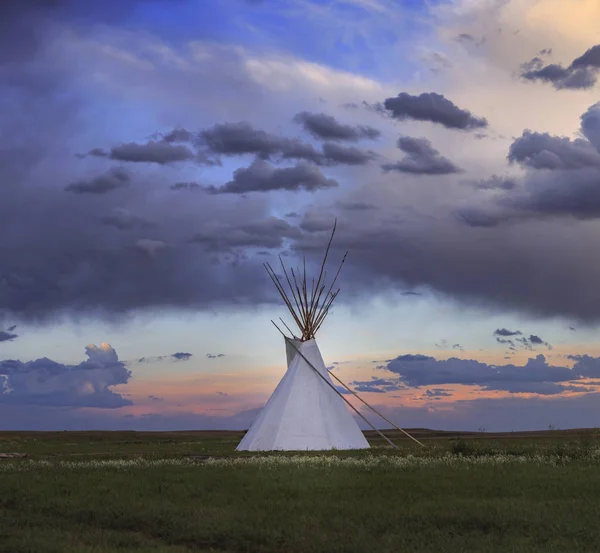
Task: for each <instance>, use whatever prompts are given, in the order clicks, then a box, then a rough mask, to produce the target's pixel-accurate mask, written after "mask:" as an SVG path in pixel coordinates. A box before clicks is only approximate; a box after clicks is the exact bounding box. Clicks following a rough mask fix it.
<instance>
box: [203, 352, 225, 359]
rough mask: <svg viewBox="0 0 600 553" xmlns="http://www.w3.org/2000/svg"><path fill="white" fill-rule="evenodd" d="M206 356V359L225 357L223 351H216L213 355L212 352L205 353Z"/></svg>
mask: <svg viewBox="0 0 600 553" xmlns="http://www.w3.org/2000/svg"><path fill="white" fill-rule="evenodd" d="M206 357H207V358H208V359H220V358H221V357H225V354H224V353H217V354H216V355H214V354H213V353H207V354H206Z"/></svg>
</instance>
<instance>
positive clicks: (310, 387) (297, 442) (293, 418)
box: [237, 226, 369, 451]
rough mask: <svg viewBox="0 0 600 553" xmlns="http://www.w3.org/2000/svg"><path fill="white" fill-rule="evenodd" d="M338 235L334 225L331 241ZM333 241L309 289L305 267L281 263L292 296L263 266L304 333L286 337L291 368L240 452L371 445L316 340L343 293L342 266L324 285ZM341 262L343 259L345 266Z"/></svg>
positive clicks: (248, 433) (350, 447)
mask: <svg viewBox="0 0 600 553" xmlns="http://www.w3.org/2000/svg"><path fill="white" fill-rule="evenodd" d="M334 233H335V226H334V229H333V233H332V235H331V239H333V234H334ZM331 239H330V240H329V244H328V246H327V250H326V252H325V258H324V260H323V263H322V265H321V272H320V274H319V277H318V280H317V281H316V282H315V281H314V280H313V282H312V286H311V287H310V290H309V287H308V285H307V279H306V269H305V270H304V273H303V276H302V277H300V275H299V274H297V273H296V272H294V271H293V270H291V271H290V272H289V274H288V271H287V270H286V268H285V266H284V265H283V262H282V263H281V266H282V269H283V272H284V275H285V280H286V282H287V284H288V285H289V289H290V292H291V293H290V294H289V295H288V293H287V292H286V291H285V289H284V287H283V284H282V282H281V280H280V279H279V277H278V276H277V275H276V274H275V272H274V271H273V269H272V268H271V266H270V265H268V264H266V265H265V267H266V268H267V271H268V272H269V276H270V277H271V279H272V280H273V283H274V284H275V286H276V288H277V290H278V291H279V293H280V294H281V296H282V298H283V300H284V302H285V303H286V305H287V307H288V309H289V310H290V313H291V315H292V317H293V318H294V321H295V322H296V324H297V325H298V328H299V329H300V330H301V332H302V334H301V338H299V339H298V338H295V337H294V338H288V337H285V343H286V357H287V364H288V369H287V371H286V373H285V375H284V376H283V378H282V379H281V381H280V382H279V384H278V386H277V388H276V389H275V391H274V392H273V394H272V395H271V397H270V398H269V401H268V402H267V404H266V405H265V407H264V408H263V409H262V411H261V412H260V414H259V415H258V417H257V419H256V420H255V421H254V423H253V424H252V426H251V427H250V429H249V430H248V432H247V433H246V435H245V436H244V438H243V439H242V441H241V442H240V444H239V445H238V447H237V450H238V451H270V450H286V451H298V450H326V449H365V448H368V447H369V443H368V442H367V440H366V438H365V437H364V435H363V433H362V431H361V430H360V428H359V427H358V424H357V423H356V421H355V420H354V418H353V416H352V414H351V413H350V411H349V410H348V408H347V407H346V404H345V401H344V399H342V395H341V394H340V392H339V391H338V390H337V389H336V387H335V386H334V385H333V383H332V381H331V378H330V375H329V372H328V371H327V368H326V367H325V363H324V362H323V358H322V357H321V352H320V351H319V347H318V346H317V342H316V340H315V334H316V332H317V330H318V329H319V328H320V326H321V325H322V324H323V321H324V319H325V316H326V315H327V313H328V311H329V308H330V307H331V304H332V303H333V300H334V299H335V297H336V296H337V294H338V293H339V289H338V290H336V291H335V292H332V290H333V286H334V284H335V282H336V280H337V276H338V275H339V272H340V269H341V264H340V269H338V272H337V273H336V276H335V278H334V279H333V282H332V283H331V284H330V285H329V286H327V285H326V284H325V276H324V265H325V262H326V260H327V255H328V253H329V247H330V246H331ZM344 259H345V256H344ZM343 262H344V260H342V264H343ZM290 275H291V277H290ZM292 283H293V284H292ZM326 290H327V292H326V293H325V294H324V292H325V291H326ZM284 324H285V323H284ZM286 327H287V325H286ZM288 328H289V327H288Z"/></svg>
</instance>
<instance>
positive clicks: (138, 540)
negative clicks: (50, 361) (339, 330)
mask: <svg viewBox="0 0 600 553" xmlns="http://www.w3.org/2000/svg"><path fill="white" fill-rule="evenodd" d="M389 434H390V435H392V436H393V437H394V438H395V441H396V443H398V445H399V446H400V447H399V449H398V450H395V449H391V448H389V447H386V446H384V445H383V444H382V443H380V442H379V441H378V440H377V439H376V438H375V436H372V435H369V434H368V437H369V439H370V440H371V441H372V444H373V445H374V446H375V447H374V448H373V449H371V450H370V451H360V452H329V453H323V454H315V453H314V452H313V453H310V452H307V453H286V454H276V453H275V454H237V453H235V451H234V449H235V445H236V444H237V443H238V442H239V439H240V437H241V433H236V432H165V433H136V432H56V433H26V432H22V433H19V432H3V433H0V452H15V453H26V454H27V457H26V458H22V459H21V458H19V459H6V460H0V552H1V553H17V552H18V553H21V552H28V553H50V552H53V553H54V552H56V553H58V552H61V553H64V552H82V553H84V552H85V553H87V552H94V553H100V552H102V553H108V552H111V553H112V552H144V551H148V552H188V551H218V552H238V551H239V552H241V551H244V552H254V551H256V552H265V553H267V552H269V553H270V552H277V553H281V552H298V553H300V552H302V553H313V552H357V553H358V552H360V553H362V552H376V553H378V552H390V553H392V552H393V553H398V552H404V551H406V552H411V553H412V552H417V553H418V552H445V551H448V552H453V553H455V552H461V551H465V552H466V551H469V552H472V551H474V552H480V551H481V552H484V551H494V552H496V551H497V552H500V551H501V552H537V551H540V552H541V551H549V552H553V551H560V552H565V551H568V552H579V551H590V552H591V551H598V549H599V548H600V527H599V526H598V523H597V521H598V520H599V518H600V501H599V500H598V498H599V497H600V471H599V469H600V436H598V435H597V433H596V432H595V431H570V432H560V431H554V432H540V433H521V434H517V433H509V434H462V435H460V434H457V433H443V432H431V431H426V430H415V431H414V434H415V435H416V436H417V437H419V439H422V441H423V443H425V445H426V447H425V448H420V447H419V446H418V445H417V444H415V443H414V442H411V441H410V440H408V439H406V438H401V437H400V436H394V433H389Z"/></svg>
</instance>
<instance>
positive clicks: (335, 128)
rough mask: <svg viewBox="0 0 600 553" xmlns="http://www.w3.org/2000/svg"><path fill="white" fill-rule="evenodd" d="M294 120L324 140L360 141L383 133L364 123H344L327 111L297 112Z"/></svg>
mask: <svg viewBox="0 0 600 553" xmlns="http://www.w3.org/2000/svg"><path fill="white" fill-rule="evenodd" d="M294 121H296V122H297V123H300V124H301V125H302V126H303V127H304V130H306V131H307V132H309V133H310V134H312V135H313V136H314V137H315V138H321V139H323V140H348V141H352V142H355V141H358V140H361V139H365V138H366V139H371V140H373V139H375V138H378V137H379V136H380V135H381V133H380V132H379V131H378V130H377V129H374V128H373V127H369V126H363V125H357V126H352V125H344V124H342V123H339V122H338V121H337V120H336V119H335V117H333V116H331V115H326V114H325V113H310V112H307V111H303V112H301V113H298V114H296V116H295V117H294Z"/></svg>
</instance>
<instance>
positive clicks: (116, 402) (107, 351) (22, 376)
mask: <svg viewBox="0 0 600 553" xmlns="http://www.w3.org/2000/svg"><path fill="white" fill-rule="evenodd" d="M85 352H86V355H87V356H88V359H87V361H83V362H82V363H80V364H79V365H63V364H62V363H57V362H55V361H52V360H50V359H48V358H46V357H44V358H42V359H37V360H36V361H28V362H25V363H24V362H22V361H15V360H10V359H7V360H4V361H0V404H3V403H4V404H6V403H10V404H20V405H53V406H70V407H97V408H98V407H100V408H109V409H110V408H118V407H123V406H125V405H131V401H129V400H127V399H125V398H124V397H123V396H121V395H120V394H118V393H116V392H114V391H112V390H110V388H111V387H112V386H116V385H118V384H126V383H127V382H128V381H129V378H130V377H131V372H130V371H128V370H127V369H126V367H125V365H124V363H123V362H121V361H119V358H118V356H117V353H116V352H115V350H114V349H113V348H112V347H110V346H109V345H108V344H103V345H102V346H100V347H97V346H94V345H89V346H87V347H86V348H85Z"/></svg>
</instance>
